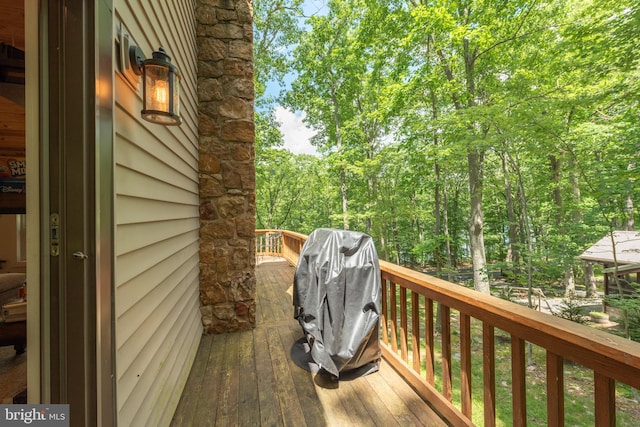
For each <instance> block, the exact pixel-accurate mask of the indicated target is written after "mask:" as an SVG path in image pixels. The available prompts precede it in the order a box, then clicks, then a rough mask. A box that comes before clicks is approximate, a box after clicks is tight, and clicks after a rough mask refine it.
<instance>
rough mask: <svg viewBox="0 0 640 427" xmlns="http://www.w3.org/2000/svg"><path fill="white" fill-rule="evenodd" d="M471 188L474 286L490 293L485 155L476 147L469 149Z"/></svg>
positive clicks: (470, 236)
mask: <svg viewBox="0 0 640 427" xmlns="http://www.w3.org/2000/svg"><path fill="white" fill-rule="evenodd" d="M468 159H469V190H470V193H471V221H470V224H469V240H470V243H471V259H472V260H473V287H474V289H475V290H476V291H479V292H483V293H485V294H488V293H490V289H489V276H488V275H487V265H486V264H487V261H486V256H485V252H484V232H483V226H484V218H483V214H482V163H483V156H482V154H481V153H480V152H478V150H476V149H472V148H470V149H469V154H468Z"/></svg>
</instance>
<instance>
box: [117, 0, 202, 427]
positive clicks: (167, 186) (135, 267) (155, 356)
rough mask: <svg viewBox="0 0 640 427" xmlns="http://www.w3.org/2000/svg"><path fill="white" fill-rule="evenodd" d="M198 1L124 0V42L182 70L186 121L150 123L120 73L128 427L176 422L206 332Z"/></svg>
mask: <svg viewBox="0 0 640 427" xmlns="http://www.w3.org/2000/svg"><path fill="white" fill-rule="evenodd" d="M194 3H195V2H194V1H193V0H171V1H169V0H162V1H161V0H156V1H133V0H115V1H114V6H115V9H114V39H115V38H116V37H117V34H118V32H119V31H120V28H125V29H126V32H128V34H130V35H131V38H132V39H133V42H135V44H137V45H138V46H140V47H141V48H142V50H143V52H144V53H145V55H146V56H147V57H150V56H151V53H152V52H153V51H154V50H157V49H158V47H160V46H162V47H163V48H164V49H165V50H166V51H167V53H168V54H169V55H170V56H171V58H172V63H174V64H175V65H176V66H177V67H178V68H179V69H180V71H181V73H182V81H181V83H180V90H181V92H180V101H181V105H180V114H181V116H182V118H183V123H182V125H181V126H173V127H172V126H167V127H165V126H161V125H157V124H152V123H149V122H146V121H144V120H142V118H141V117H140V110H141V108H142V100H141V96H142V86H141V84H139V85H138V86H137V87H132V85H131V84H130V83H129V82H128V81H127V79H126V78H125V77H124V76H123V75H122V74H121V73H120V71H119V70H118V69H116V70H115V76H114V85H115V88H114V90H115V100H116V101H115V106H114V128H115V153H114V154H115V155H114V158H115V174H114V176H115V178H114V179H115V183H114V186H115V216H116V218H115V223H116V230H115V251H116V253H115V258H116V259H115V319H116V320H115V322H116V324H115V337H116V357H115V363H116V375H117V378H116V399H117V418H118V425H119V426H144V425H149V426H162V425H168V424H169V423H170V421H171V417H172V415H173V412H174V410H175V408H176V406H177V404H178V401H179V399H180V395H181V393H182V389H183V388H184V384H185V382H186V379H187V376H188V374H189V370H190V368H191V365H192V363H193V359H194V357H195V353H196V350H197V348H198V344H199V342H200V337H201V335H202V322H201V316H200V303H199V291H198V286H199V284H198V280H199V279H198V277H199V261H198V258H199V257H198V251H199V244H198V234H199V211H198V205H199V199H198V130H197V129H198V117H197V111H198V108H197V96H196V86H197V82H196V36H195V16H194V7H195V5H194ZM116 54H117V52H116ZM114 63H116V64H117V61H114ZM116 67H117V65H116Z"/></svg>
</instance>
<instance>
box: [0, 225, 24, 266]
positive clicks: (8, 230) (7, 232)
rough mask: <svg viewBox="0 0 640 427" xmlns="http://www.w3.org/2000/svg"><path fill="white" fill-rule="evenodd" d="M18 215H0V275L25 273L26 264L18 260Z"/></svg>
mask: <svg viewBox="0 0 640 427" xmlns="http://www.w3.org/2000/svg"><path fill="white" fill-rule="evenodd" d="M17 225H18V224H17V216H16V215H0V236H2V244H1V245H0V259H1V260H5V261H6V262H4V263H2V268H1V269H0V273H25V272H26V262H22V261H19V260H18V227H17Z"/></svg>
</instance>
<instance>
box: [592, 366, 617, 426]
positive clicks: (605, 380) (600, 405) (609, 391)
mask: <svg viewBox="0 0 640 427" xmlns="http://www.w3.org/2000/svg"><path fill="white" fill-rule="evenodd" d="M594 388H595V402H596V420H595V425H597V426H598V427H601V426H602V427H607V426H609V427H614V426H615V425H616V387H615V381H613V380H612V379H611V378H609V377H607V376H606V375H602V374H600V373H598V372H595V373H594Z"/></svg>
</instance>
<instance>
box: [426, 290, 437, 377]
mask: <svg viewBox="0 0 640 427" xmlns="http://www.w3.org/2000/svg"><path fill="white" fill-rule="evenodd" d="M424 337H425V346H426V351H425V354H424V365H425V369H426V372H427V374H426V379H427V382H428V383H429V384H431V385H433V384H434V382H435V374H434V370H433V348H434V345H435V341H434V335H433V300H432V299H430V298H426V297H425V300H424Z"/></svg>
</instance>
